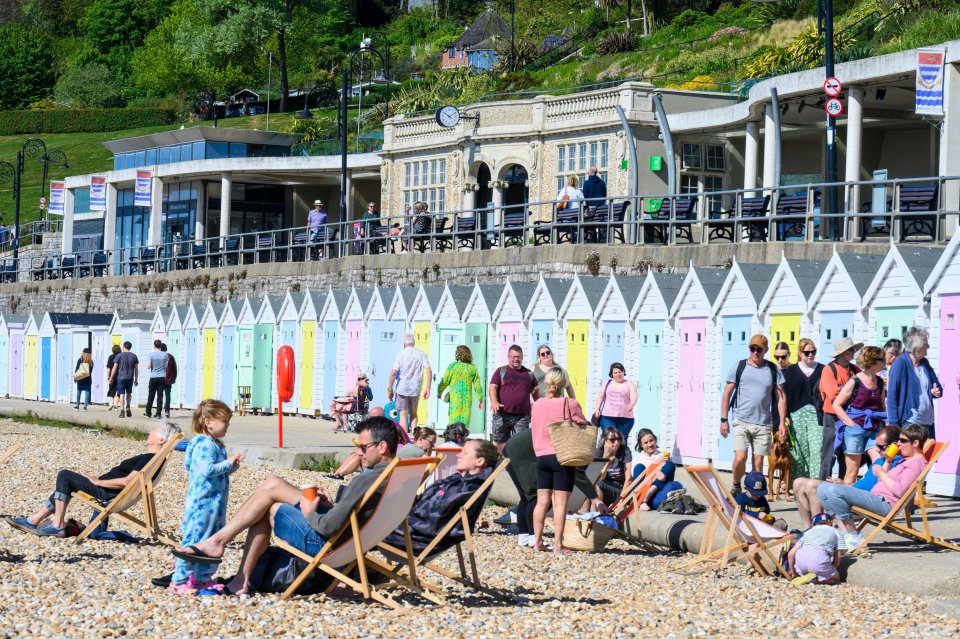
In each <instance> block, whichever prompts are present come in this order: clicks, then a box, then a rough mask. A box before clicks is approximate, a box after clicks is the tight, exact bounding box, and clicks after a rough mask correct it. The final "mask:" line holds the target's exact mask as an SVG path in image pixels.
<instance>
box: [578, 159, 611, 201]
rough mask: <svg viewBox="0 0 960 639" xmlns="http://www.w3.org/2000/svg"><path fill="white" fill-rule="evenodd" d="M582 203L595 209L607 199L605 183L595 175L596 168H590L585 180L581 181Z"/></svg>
mask: <svg viewBox="0 0 960 639" xmlns="http://www.w3.org/2000/svg"><path fill="white" fill-rule="evenodd" d="M583 198H584V203H585V204H586V205H587V206H589V207H590V208H596V207H598V206H600V205H602V204H603V203H604V200H606V199H607V183H606V182H604V181H603V180H602V179H600V177H599V176H598V175H597V167H595V166H591V167H590V171H589V173H588V175H587V179H586V180H584V181H583Z"/></svg>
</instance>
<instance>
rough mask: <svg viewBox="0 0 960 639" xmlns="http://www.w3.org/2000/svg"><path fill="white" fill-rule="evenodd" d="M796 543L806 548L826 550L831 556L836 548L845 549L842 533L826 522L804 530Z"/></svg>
mask: <svg viewBox="0 0 960 639" xmlns="http://www.w3.org/2000/svg"><path fill="white" fill-rule="evenodd" d="M798 543H799V544H800V545H801V546H806V547H808V548H819V549H821V550H823V551H826V553H827V554H828V555H830V556H831V557H832V556H833V553H835V552H837V551H838V550H846V549H847V544H846V542H845V541H844V539H843V535H841V534H840V532H839V531H837V529H836V528H834V527H833V526H829V525H827V524H820V525H817V526H814V527H813V528H811V529H810V530H808V531H806V532H805V533H803V537H801V538H800V541H799V542H798Z"/></svg>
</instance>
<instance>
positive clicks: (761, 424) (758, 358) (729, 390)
mask: <svg viewBox="0 0 960 639" xmlns="http://www.w3.org/2000/svg"><path fill="white" fill-rule="evenodd" d="M768 348H769V342H767V338H766V336H765V335H761V334H760V333H757V334H756V335H754V336H753V337H751V338H750V356H749V357H748V358H747V359H744V360H740V361H739V362H738V363H737V365H736V366H734V367H733V368H731V369H730V372H729V373H727V378H726V379H727V387H726V388H725V389H724V391H723V399H722V400H721V403H720V415H721V417H720V435H722V436H723V437H727V436H729V435H730V432H731V424H730V422H729V420H728V416H729V415H730V414H731V413H732V414H733V424H732V426H733V428H732V430H733V490H732V491H731V493H732V494H733V495H734V496H736V495H738V494H739V493H740V491H741V490H742V488H741V486H740V481H741V480H742V479H743V475H744V473H746V470H747V450H748V449H749V448H750V447H751V446H752V447H753V468H752V470H755V471H758V472H762V471H763V458H764V457H766V456H767V455H768V454H770V430H771V428H772V426H773V417H774V402H776V415H777V416H778V418H779V419H778V422H779V423H778V427H779V429H780V430H779V435H780V437H781V438H786V436H787V426H786V422H785V421H784V417H785V416H786V414H787V396H786V394H785V393H784V391H783V372H782V371H781V370H780V369H779V368H777V366H776V365H775V364H774V363H773V362H770V361H767V360H766V359H765V356H766V354H767V350H768ZM684 399H685V398H683V397H681V398H680V401H684Z"/></svg>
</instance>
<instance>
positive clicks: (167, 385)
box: [157, 344, 177, 419]
mask: <svg viewBox="0 0 960 639" xmlns="http://www.w3.org/2000/svg"><path fill="white" fill-rule="evenodd" d="M160 350H161V351H163V352H164V353H167V345H166V344H161V345H160ZM176 383H177V360H176V358H174V356H173V353H167V376H166V377H165V378H164V380H163V399H164V401H165V402H166V410H165V411H164V415H163V416H164V417H166V418H167V419H170V390H171V389H172V388H173V385H174V384H176ZM158 408H159V405H158ZM157 417H160V413H159V412H157Z"/></svg>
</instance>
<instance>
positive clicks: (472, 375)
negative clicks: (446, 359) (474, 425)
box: [437, 344, 483, 428]
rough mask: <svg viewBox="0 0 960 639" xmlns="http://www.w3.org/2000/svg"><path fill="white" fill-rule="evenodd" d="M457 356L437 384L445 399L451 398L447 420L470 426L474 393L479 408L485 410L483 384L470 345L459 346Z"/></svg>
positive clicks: (438, 391)
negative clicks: (445, 393)
mask: <svg viewBox="0 0 960 639" xmlns="http://www.w3.org/2000/svg"><path fill="white" fill-rule="evenodd" d="M455 358H456V361H454V362H453V363H451V364H450V366H448V367H447V370H446V372H444V374H443V378H442V379H441V380H440V384H438V385H437V394H439V395H440V397H441V398H443V401H445V402H446V401H448V400H449V403H450V409H449V411H448V415H447V422H448V423H452V422H461V423H462V424H464V425H466V426H467V427H468V428H469V426H470V413H471V412H472V410H473V397H474V394H476V397H477V408H479V409H480V410H483V384H482V383H481V381H480V372H479V371H477V367H476V366H475V365H474V364H473V353H472V352H471V351H470V348H469V347H467V346H465V345H463V344H461V345H460V346H457V352H456V355H455ZM445 389H449V391H448V394H447V395H444V394H443V391H444V390H445Z"/></svg>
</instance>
